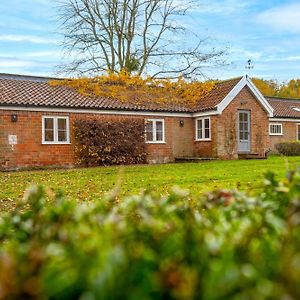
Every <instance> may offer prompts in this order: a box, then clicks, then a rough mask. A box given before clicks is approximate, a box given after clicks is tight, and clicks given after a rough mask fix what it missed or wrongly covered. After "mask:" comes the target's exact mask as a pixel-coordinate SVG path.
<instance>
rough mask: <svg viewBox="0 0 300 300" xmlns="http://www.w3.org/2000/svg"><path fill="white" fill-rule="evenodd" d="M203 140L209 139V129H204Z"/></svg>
mask: <svg viewBox="0 0 300 300" xmlns="http://www.w3.org/2000/svg"><path fill="white" fill-rule="evenodd" d="M205 138H206V139H209V138H210V136H209V129H206V128H205Z"/></svg>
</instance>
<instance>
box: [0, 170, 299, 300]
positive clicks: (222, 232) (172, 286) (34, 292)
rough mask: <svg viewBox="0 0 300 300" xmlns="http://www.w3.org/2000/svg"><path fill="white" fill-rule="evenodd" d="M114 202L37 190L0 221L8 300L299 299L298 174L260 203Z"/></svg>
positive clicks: (237, 198) (221, 197)
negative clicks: (72, 198) (82, 200)
mask: <svg viewBox="0 0 300 300" xmlns="http://www.w3.org/2000/svg"><path fill="white" fill-rule="evenodd" d="M116 195H117V194H116V193H115V192H113V193H110V195H107V197H104V198H103V199H99V201H95V203H94V204H92V205H85V204H78V203H75V202H72V201H69V200H67V199H65V198H64V197H63V195H62V194H58V195H56V196H52V195H51V194H49V193H48V194H47V193H46V192H45V190H44V189H43V188H42V187H38V186H35V187H32V188H31V189H29V190H28V191H27V193H26V194H25V197H24V199H23V200H22V201H21V202H20V203H19V204H18V206H17V208H16V209H15V210H14V211H12V212H9V213H6V214H3V215H2V216H1V218H0V299H138V300H139V299H258V300H260V299H300V253H299V244H300V226H299V224H300V173H298V172H290V173H289V174H288V176H287V178H286V180H284V181H282V182H278V181H277V180H276V179H275V178H274V175H273V174H271V173H269V174H267V175H266V177H265V181H264V189H263V192H262V193H261V194H260V195H259V196H257V197H250V196H248V195H246V194H244V193H241V192H238V191H229V190H220V191H215V192H212V193H208V194H206V195H204V196H203V197H202V198H200V199H194V198H192V197H191V196H190V195H189V194H188V192H186V191H181V190H178V189H176V188H174V190H173V191H172V193H171V194H170V195H169V196H168V197H162V198H160V197H157V196H153V195H151V193H148V192H143V193H141V194H140V195H136V196H131V197H127V198H124V199H121V200H116V199H117V198H116ZM49 197H50V198H51V197H53V199H52V201H51V203H47V200H46V199H48V198H49Z"/></svg>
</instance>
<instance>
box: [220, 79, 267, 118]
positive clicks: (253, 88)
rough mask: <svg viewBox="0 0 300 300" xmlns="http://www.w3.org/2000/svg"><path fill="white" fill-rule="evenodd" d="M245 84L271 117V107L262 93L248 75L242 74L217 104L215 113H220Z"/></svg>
mask: <svg viewBox="0 0 300 300" xmlns="http://www.w3.org/2000/svg"><path fill="white" fill-rule="evenodd" d="M245 86H247V87H248V88H249V89H250V90H251V92H252V94H253V95H254V97H255V98H256V99H257V101H258V102H259V103H260V104H261V106H262V107H263V108H264V109H265V111H266V112H267V113H268V116H269V117H270V118H272V117H273V108H272V107H271V105H270V104H269V103H268V101H267V100H266V99H265V97H264V96H263V95H262V93H261V92H260V91H259V90H258V89H257V87H256V86H255V85H254V83H253V82H252V81H251V79H250V78H249V77H248V76H244V77H243V78H242V79H241V80H240V81H239V83H238V84H237V85H236V86H235V87H234V88H233V89H232V90H231V91H230V93H229V94H228V95H227V96H226V97H225V98H224V99H223V100H222V101H221V102H220V103H219V104H218V105H217V113H218V114H221V113H222V112H223V110H224V109H225V108H226V107H227V106H228V105H229V104H230V103H231V101H233V99H234V98H235V97H236V96H237V95H238V94H239V92H240V91H241V90H242V89H243V88H244V87H245Z"/></svg>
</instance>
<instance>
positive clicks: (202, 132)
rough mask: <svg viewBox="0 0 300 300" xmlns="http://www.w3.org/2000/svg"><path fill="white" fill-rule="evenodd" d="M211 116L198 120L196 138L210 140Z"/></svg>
mask: <svg viewBox="0 0 300 300" xmlns="http://www.w3.org/2000/svg"><path fill="white" fill-rule="evenodd" d="M210 138H211V136H210V118H209V117H206V118H200V119H197V120H196V140H197V141H210Z"/></svg>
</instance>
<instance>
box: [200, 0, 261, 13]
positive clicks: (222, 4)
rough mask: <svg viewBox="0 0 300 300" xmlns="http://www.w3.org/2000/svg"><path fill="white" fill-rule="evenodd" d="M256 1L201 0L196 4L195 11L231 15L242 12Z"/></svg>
mask: <svg viewBox="0 0 300 300" xmlns="http://www.w3.org/2000/svg"><path fill="white" fill-rule="evenodd" d="M256 2H257V1H255V0H251V1H248V0H243V1H241V0H221V1H220V0H219V1H211V0H202V1H200V3H199V4H198V5H197V12H199V13H205V14H222V15H231V14H235V13H239V14H240V13H242V12H243V11H245V10H248V9H249V8H250V7H252V6H254V5H255V4H256Z"/></svg>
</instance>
